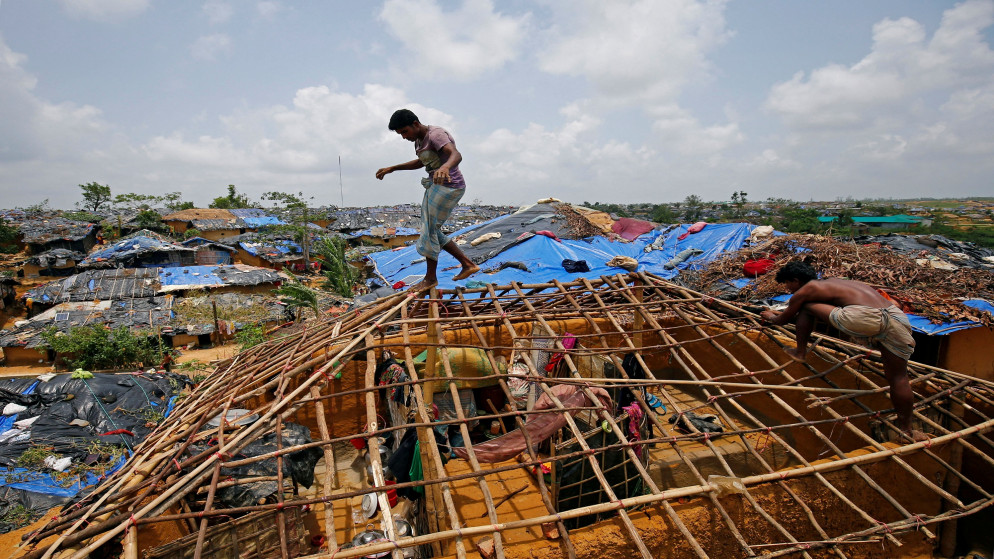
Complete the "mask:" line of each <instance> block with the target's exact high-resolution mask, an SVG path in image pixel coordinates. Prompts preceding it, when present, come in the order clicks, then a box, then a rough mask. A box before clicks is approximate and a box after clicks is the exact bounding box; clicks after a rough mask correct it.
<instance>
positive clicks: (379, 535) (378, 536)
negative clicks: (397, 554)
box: [352, 524, 390, 558]
mask: <svg viewBox="0 0 994 559" xmlns="http://www.w3.org/2000/svg"><path fill="white" fill-rule="evenodd" d="M372 526H373V525H372V524H367V525H366V530H365V531H363V532H359V533H358V534H356V537H354V538H352V545H353V546H354V547H359V546H362V545H366V544H371V543H379V542H388V541H390V540H388V539H387V535H386V534H384V533H383V532H382V531H380V530H373V529H372ZM387 555H390V550H386V551H380V552H377V553H371V554H369V555H366V557H372V558H378V557H386V556H387Z"/></svg>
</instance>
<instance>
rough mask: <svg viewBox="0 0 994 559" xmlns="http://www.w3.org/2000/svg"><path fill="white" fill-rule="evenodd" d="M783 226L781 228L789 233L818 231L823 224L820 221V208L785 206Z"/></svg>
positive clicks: (782, 213)
mask: <svg viewBox="0 0 994 559" xmlns="http://www.w3.org/2000/svg"><path fill="white" fill-rule="evenodd" d="M781 215H782V216H783V218H782V220H781V226H780V227H779V229H782V230H783V231H786V232H788V233H816V232H818V231H819V230H820V229H821V227H822V225H821V222H820V221H818V216H819V215H821V214H819V213H818V210H812V209H802V208H785V209H784V210H782V212H781Z"/></svg>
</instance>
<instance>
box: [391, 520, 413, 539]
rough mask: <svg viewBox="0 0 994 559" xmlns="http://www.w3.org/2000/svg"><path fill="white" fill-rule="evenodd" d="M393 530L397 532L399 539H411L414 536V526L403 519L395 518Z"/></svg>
mask: <svg viewBox="0 0 994 559" xmlns="http://www.w3.org/2000/svg"><path fill="white" fill-rule="evenodd" d="M393 529H394V530H395V531H396V532H397V537H398V538H409V537H413V536H414V526H412V525H411V523H410V522H408V521H406V520H404V519H403V518H397V517H394V519H393Z"/></svg>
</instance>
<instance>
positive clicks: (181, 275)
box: [159, 266, 224, 287]
mask: <svg viewBox="0 0 994 559" xmlns="http://www.w3.org/2000/svg"><path fill="white" fill-rule="evenodd" d="M223 268H224V266H180V267H178V268H163V269H162V271H161V272H159V283H160V284H161V285H162V286H163V287H166V286H167V285H224V278H223V277H221V276H219V275H218V274H217V272H218V270H220V269H223Z"/></svg>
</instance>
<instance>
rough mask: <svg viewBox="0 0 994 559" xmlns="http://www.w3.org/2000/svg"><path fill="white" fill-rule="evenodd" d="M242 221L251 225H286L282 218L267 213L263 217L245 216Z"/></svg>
mask: <svg viewBox="0 0 994 559" xmlns="http://www.w3.org/2000/svg"><path fill="white" fill-rule="evenodd" d="M242 221H244V222H245V225H248V226H249V227H267V226H270V225H286V222H284V221H283V220H282V219H280V218H278V217H276V216H275V215H267V216H262V217H243V218H242Z"/></svg>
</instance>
